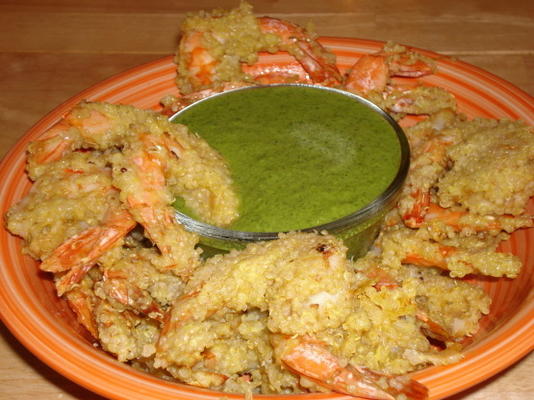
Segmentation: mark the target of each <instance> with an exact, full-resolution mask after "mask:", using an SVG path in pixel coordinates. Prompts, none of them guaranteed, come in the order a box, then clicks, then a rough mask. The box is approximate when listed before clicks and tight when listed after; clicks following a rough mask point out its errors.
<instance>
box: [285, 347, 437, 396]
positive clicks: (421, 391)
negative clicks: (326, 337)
mask: <svg viewBox="0 0 534 400" xmlns="http://www.w3.org/2000/svg"><path fill="white" fill-rule="evenodd" d="M282 346H283V349H282V351H281V354H282V355H281V361H282V362H283V364H284V365H285V366H286V367H287V368H289V369H290V370H292V371H293V372H295V373H297V374H299V375H303V376H305V377H306V378H308V379H310V380H312V381H314V382H315V383H317V384H318V385H320V386H323V387H325V388H328V389H331V390H333V391H336V392H339V393H344V394H348V395H351V396H358V397H364V398H367V399H377V400H394V399H395V398H396V397H397V396H399V395H401V394H402V395H404V396H406V397H408V398H410V399H426V398H427V396H428V389H427V388H426V387H425V386H424V385H422V384H420V383H419V382H416V381H414V380H412V379H410V378H408V377H398V376H390V375H384V374H380V373H378V372H374V371H371V370H369V369H368V368H365V367H356V366H353V365H350V364H345V363H343V362H342V361H341V360H340V359H339V358H338V357H336V356H335V355H333V354H332V353H331V352H330V351H328V350H327V349H326V347H325V346H324V344H323V343H321V342H319V341H316V340H313V339H311V338H306V337H304V338H300V339H289V340H287V341H286V342H285V343H284V344H283V345H282Z"/></svg>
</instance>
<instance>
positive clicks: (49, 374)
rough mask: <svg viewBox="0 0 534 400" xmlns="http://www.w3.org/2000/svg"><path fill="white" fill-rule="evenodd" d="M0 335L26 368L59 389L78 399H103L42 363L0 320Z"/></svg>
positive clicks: (103, 399)
mask: <svg viewBox="0 0 534 400" xmlns="http://www.w3.org/2000/svg"><path fill="white" fill-rule="evenodd" d="M0 336H2V338H3V340H4V341H5V342H6V343H7V345H8V346H10V347H11V349H12V350H13V351H14V352H15V353H17V355H18V356H19V357H20V358H21V359H22V360H24V362H25V363H26V365H27V366H28V368H31V369H32V370H33V371H34V372H35V373H36V374H38V375H39V376H41V377H42V378H43V379H44V380H46V381H47V382H49V383H50V384H52V385H54V386H56V387H57V388H58V390H59V391H62V392H65V393H66V394H68V395H70V396H72V397H73V398H74V399H80V400H105V398H104V397H101V396H99V395H97V394H95V393H93V392H90V391H89V390H87V389H85V388H83V387H82V386H79V385H77V384H76V383H74V382H72V381H70V380H68V379H67V378H65V377H64V376H62V375H60V374H59V373H58V372H56V371H55V370H53V369H52V368H50V367H49V366H47V365H46V364H44V363H43V362H42V361H41V360H39V359H38V358H37V357H35V356H34V355H33V354H32V353H30V351H29V350H27V349H26V348H25V347H24V346H23V345H22V344H21V343H20V342H19V341H18V340H17V339H16V338H15V337H14V336H13V334H12V333H11V332H10V331H9V330H8V329H7V327H6V326H5V325H4V324H3V323H1V322H0ZM58 398H59V397H58Z"/></svg>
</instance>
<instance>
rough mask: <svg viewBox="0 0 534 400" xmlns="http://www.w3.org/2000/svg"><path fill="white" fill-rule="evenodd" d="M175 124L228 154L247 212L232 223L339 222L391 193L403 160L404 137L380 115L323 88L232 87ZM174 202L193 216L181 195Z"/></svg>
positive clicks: (261, 228)
mask: <svg viewBox="0 0 534 400" xmlns="http://www.w3.org/2000/svg"><path fill="white" fill-rule="evenodd" d="M173 122H178V123H182V124H185V125H187V126H188V127H189V129H190V130H191V131H192V132H196V133H198V134H199V135H200V136H201V137H203V138H204V139H205V140H206V141H207V142H208V143H209V144H210V145H211V146H212V147H214V148H215V149H216V150H217V151H219V152H220V153H221V154H222V156H223V157H224V158H225V159H226V162H227V163H228V165H229V168H230V172H231V174H232V178H233V180H234V182H235V188H236V190H237V193H238V195H239V196H240V201H241V203H240V210H239V212H240V217H239V219H238V220H236V221H235V222H234V223H233V224H232V225H231V226H230V227H228V228H229V229H234V230H241V231H251V232H278V231H289V230H298V229H304V228H309V227H312V226H316V225H320V224H324V223H327V222H331V221H334V220H336V219H339V218H341V217H344V216H346V215H348V214H351V213H353V212H355V211H357V210H359V209H360V208H362V207H364V206H365V205H367V204H368V203H370V202H371V201H372V200H374V199H375V198H376V197H377V196H379V195H380V194H381V193H382V192H384V190H386V188H387V187H388V186H389V185H390V183H391V182H392V181H393V179H394V178H395V176H396V174H397V171H398V169H399V164H400V158H401V148H400V143H399V140H398V138H397V134H396V132H395V130H394V129H393V127H392V126H391V125H390V124H389V123H388V122H387V121H386V120H385V119H384V118H383V117H382V116H381V115H380V114H378V113H377V112H376V111H373V110H371V109H370V108H369V107H368V106H366V105H364V104H362V103H360V102H358V101H356V100H354V99H353V98H350V97H349V96H346V95H344V94H341V93H337V92H335V91H329V90H324V89H319V88H313V87H306V86H271V87H260V88H254V89H246V90H238V91H233V92H227V93H225V94H224V95H220V96H215V97H212V98H210V99H208V100H205V101H202V102H199V103H196V104H195V105H194V106H192V107H190V108H188V109H185V110H184V111H182V113H181V114H179V115H178V116H177V117H176V118H175V119H174V120H173ZM182 203H183V202H182ZM175 206H176V207H177V208H178V209H180V210H181V211H183V212H185V213H186V214H189V215H190V216H192V217H195V216H194V215H192V213H191V212H190V211H189V210H186V209H184V207H183V204H181V205H180V202H177V203H176V205H175Z"/></svg>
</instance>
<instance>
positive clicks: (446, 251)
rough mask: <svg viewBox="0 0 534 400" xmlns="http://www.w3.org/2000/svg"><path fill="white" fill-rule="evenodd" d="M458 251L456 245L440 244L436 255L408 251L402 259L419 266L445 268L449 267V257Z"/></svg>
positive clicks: (404, 261) (406, 262) (405, 262)
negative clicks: (430, 255)
mask: <svg viewBox="0 0 534 400" xmlns="http://www.w3.org/2000/svg"><path fill="white" fill-rule="evenodd" d="M456 251H457V248H456V247H453V246H444V245H440V246H439V247H438V252H437V254H433V256H434V257H429V256H423V255H421V254H417V253H408V254H406V256H405V257H404V258H403V259H402V263H403V264H413V265H417V266H419V267H438V268H441V269H444V270H448V268H447V257H448V256H449V255H450V254H453V253H455V252H456Z"/></svg>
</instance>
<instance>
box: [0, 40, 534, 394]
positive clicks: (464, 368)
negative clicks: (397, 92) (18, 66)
mask: <svg viewBox="0 0 534 400" xmlns="http://www.w3.org/2000/svg"><path fill="white" fill-rule="evenodd" d="M320 41H321V43H322V44H323V45H324V46H326V47H327V48H328V49H330V50H331V51H332V52H334V53H335V54H336V55H337V60H338V61H337V62H338V66H339V67H340V69H341V70H342V71H345V70H347V69H348V68H349V67H350V66H351V65H352V64H353V63H354V62H355V61H356V60H357V59H358V57H360V56H361V55H362V54H367V53H373V52H375V51H377V50H379V49H380V48H381V47H382V45H383V42H378V41H373V40H360V39H349V38H333V37H325V38H321V39H320ZM417 50H418V51H420V52H421V53H423V54H425V55H427V56H429V57H432V58H434V59H436V60H437V63H438V71H437V73H436V74H434V75H431V76H428V77H424V78H422V80H423V81H424V82H425V83H426V84H429V85H433V86H441V87H444V88H446V89H448V90H449V91H451V92H452V93H453V94H454V95H455V96H456V98H457V101H458V108H459V111H461V112H463V113H464V114H466V115H467V116H468V117H487V118H509V119H513V120H516V119H521V120H524V121H525V122H526V123H527V124H529V125H534V99H533V98H532V97H531V96H530V95H528V94H527V93H525V92H523V91H522V90H520V89H518V88H517V87H515V86H513V85H512V84H510V83H508V82H506V81H505V80H503V79H501V78H499V77H497V76H495V75H492V74H490V73H488V72H486V71H484V70H482V69H479V68H477V67H474V66H472V65H469V64H466V63H463V62H460V61H456V60H452V59H450V58H447V57H443V56H440V55H438V54H436V53H433V52H430V51H426V50H422V49H417ZM288 62H289V63H291V62H292V61H291V59H290V58H289V56H287V55H285V54H274V55H271V54H264V55H262V56H261V57H260V63H265V64H272V63H276V64H284V63H288ZM174 78H175V67H174V64H173V62H172V57H171V56H168V57H165V58H162V59H160V60H156V61H154V62H151V63H148V64H144V65H141V66H138V67H136V68H133V69H131V70H128V71H126V72H124V73H121V74H118V75H116V76H114V77H112V78H110V79H107V80H105V81H103V82H101V83H98V84H96V85H94V86H92V87H90V88H89V89H87V90H84V91H83V92H81V93H79V94H78V95H76V96H74V97H72V98H71V99H69V100H67V101H66V102H65V103H63V104H61V105H59V106H58V107H57V108H55V109H54V110H53V111H51V112H50V113H49V114H48V115H46V116H45V117H43V118H42V119H41V120H40V121H39V122H37V124H36V125H35V126H33V127H32V128H31V129H30V130H29V131H28V132H27V133H26V134H25V135H24V136H23V137H22V138H21V139H20V140H19V141H18V142H17V143H16V145H15V146H14V147H13V148H12V149H11V150H10V152H9V153H8V154H7V155H6V156H5V158H4V159H3V161H2V163H1V164H0V193H1V195H0V209H1V212H2V215H3V214H5V212H6V211H7V210H8V209H9V207H10V206H11V205H12V204H14V202H16V201H18V200H19V199H20V198H22V197H23V195H24V194H25V193H26V192H27V190H28V189H29V187H30V183H29V181H28V179H27V177H26V176H25V173H24V165H25V149H26V147H27V145H28V143H29V142H30V141H32V140H35V139H37V138H39V137H42V135H43V133H44V132H45V131H46V130H47V129H48V128H49V127H51V126H52V125H53V124H54V123H55V122H57V121H58V120H59V119H60V118H61V117H62V116H63V115H64V114H65V113H66V112H67V111H68V110H69V109H70V108H72V107H73V106H74V105H75V104H76V103H78V102H79V101H81V100H90V101H106V102H110V103H123V104H132V105H135V106H137V107H140V108H147V109H148V108H149V109H154V110H158V109H159V100H160V99H161V97H163V96H164V95H167V94H178V91H177V89H176V87H175V85H174ZM528 212H529V213H530V214H534V201H533V200H532V199H531V201H530V203H529V206H528ZM501 248H502V250H503V251H511V252H513V253H514V254H516V255H518V256H519V257H520V258H521V259H522V261H523V262H524V267H523V270H522V272H521V275H520V276H519V277H518V278H517V279H516V280H508V279H501V280H498V281H497V280H491V279H485V280H481V281H477V280H474V281H475V283H476V284H479V285H481V286H483V287H484V288H485V290H486V291H487V292H488V293H489V294H490V296H491V297H492V298H493V302H494V304H495V306H493V308H492V311H491V313H490V315H489V316H487V317H485V318H484V319H483V320H482V321H481V330H480V332H479V333H478V334H477V335H476V338H475V340H474V342H473V344H471V345H469V346H467V347H466V349H465V351H464V353H465V357H464V358H463V360H462V361H461V362H459V363H456V364H452V365H449V366H444V367H431V368H427V369H424V370H421V371H419V372H417V373H414V374H413V375H412V376H413V378H414V379H417V380H418V381H420V382H421V383H423V384H424V385H426V386H427V387H428V388H429V396H430V398H431V399H439V398H443V397H447V396H450V395H452V394H454V393H457V392H460V391H462V390H464V389H467V388H469V387H471V386H473V385H475V384H477V383H479V382H481V381H483V380H485V379H487V378H489V377H491V376H492V375H494V374H496V373H497V372H499V371H501V370H503V369H504V368H506V367H507V366H509V365H511V364H512V363H514V362H515V361H517V360H518V359H520V358H521V357H523V356H524V355H526V354H527V353H529V352H530V351H532V350H533V349H534V329H533V328H534V301H533V300H534V290H533V289H532V287H533V283H534V229H529V230H521V231H518V232H516V233H514V234H513V235H512V238H511V239H510V240H509V241H507V242H506V243H504V244H503V245H502V246H501ZM0 270H1V272H0V274H1V277H2V278H1V279H0V316H1V317H2V320H3V321H4V323H5V324H6V325H7V327H8V328H9V329H10V330H11V332H12V333H13V334H14V335H15V336H16V337H17V338H18V339H19V340H20V341H21V342H22V343H23V344H24V345H25V346H26V347H27V348H28V349H29V350H30V351H32V352H33V353H34V354H35V355H36V356H37V357H39V358H40V359H41V360H42V361H43V362H45V363H46V364H48V365H50V366H51V367H52V368H54V369H56V370H57V371H58V372H59V373H61V374H63V375H64V376H66V377H67V378H69V379H71V380H73V381H74V382H77V383H78V384H80V385H82V386H84V387H86V388H88V389H89V390H92V391H94V392H96V393H99V394H101V395H104V396H107V397H109V398H114V399H159V400H165V399H176V398H187V399H197V400H200V399H211V400H213V399H215V398H220V397H227V398H242V397H243V396H242V395H234V394H228V393H220V392H214V391H210V390H204V389H199V388H194V387H191V386H187V385H182V384H178V383H171V382H167V381H164V380H161V379H158V378H156V377H154V376H150V375H148V374H145V373H143V372H140V371H137V370H135V369H133V368H131V367H130V366H128V365H125V364H122V363H119V362H118V361H116V360H115V359H113V358H112V357H111V356H109V355H107V354H105V353H104V352H103V351H100V350H96V349H95V348H93V346H91V345H90V344H89V342H88V341H87V339H85V338H84V337H83V334H80V333H79V329H78V330H77V329H75V328H73V327H72V326H70V325H69V324H68V323H66V322H64V321H63V320H62V319H63V318H66V319H67V320H68V317H67V316H66V315H67V314H68V310H66V309H65V306H64V305H63V306H60V305H58V304H60V303H61V302H62V301H61V300H59V299H57V298H56V297H55V294H54V290H53V285H52V283H51V280H50V279H49V278H48V277H47V276H46V275H45V274H42V273H41V272H39V270H38V267H37V263H36V262H35V261H33V260H31V259H30V258H29V257H27V256H24V255H23V254H22V246H21V240H20V239H18V238H15V237H13V236H12V235H10V234H9V233H8V232H7V231H6V229H5V228H4V227H3V228H2V229H1V230H0ZM50 304H52V305H53V307H51V306H49V305H50ZM70 319H71V321H72V315H71V316H70ZM294 396H299V398H300V397H303V398H306V399H327V398H328V399H342V398H349V397H348V396H344V395H339V394H336V393H312V394H302V395H291V396H289V395H276V396H269V395H261V396H258V397H261V398H265V399H270V398H273V399H274V398H276V399H283V398H289V397H294Z"/></svg>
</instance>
